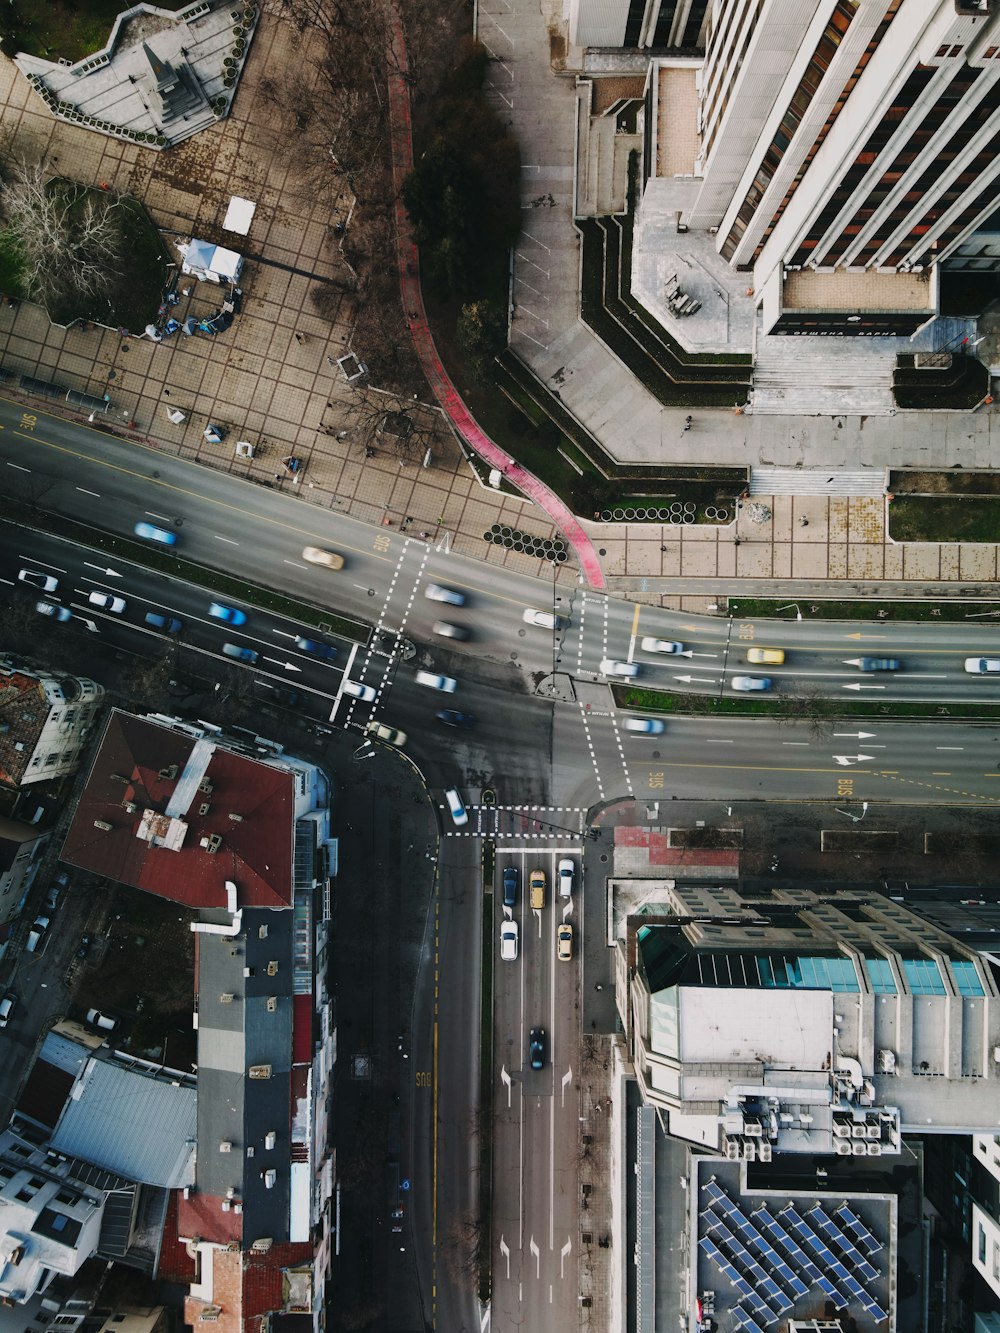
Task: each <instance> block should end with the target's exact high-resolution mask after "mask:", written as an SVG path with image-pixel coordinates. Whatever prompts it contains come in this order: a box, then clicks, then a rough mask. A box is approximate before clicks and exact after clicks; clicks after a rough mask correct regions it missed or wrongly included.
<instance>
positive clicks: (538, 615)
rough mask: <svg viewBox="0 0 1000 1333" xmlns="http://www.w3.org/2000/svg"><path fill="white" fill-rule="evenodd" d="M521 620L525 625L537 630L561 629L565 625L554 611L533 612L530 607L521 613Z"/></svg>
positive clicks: (563, 620) (561, 617) (562, 617)
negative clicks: (535, 627)
mask: <svg viewBox="0 0 1000 1333" xmlns="http://www.w3.org/2000/svg"><path fill="white" fill-rule="evenodd" d="M521 619H522V620H523V621H524V623H525V624H526V625H537V626H538V628H539V629H562V628H563V626H564V625H565V624H566V620H565V617H564V616H557V615H556V613H555V612H554V611H535V610H533V609H532V608H531V607H530V606H529V607H528V609H527V611H524V612H522V614H521Z"/></svg>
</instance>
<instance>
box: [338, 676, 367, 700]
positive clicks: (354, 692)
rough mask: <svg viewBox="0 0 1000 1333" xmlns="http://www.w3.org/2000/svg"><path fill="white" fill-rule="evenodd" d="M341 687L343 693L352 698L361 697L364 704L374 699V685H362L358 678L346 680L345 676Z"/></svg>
mask: <svg viewBox="0 0 1000 1333" xmlns="http://www.w3.org/2000/svg"><path fill="white" fill-rule="evenodd" d="M341 689H342V690H343V692H344V694H349V695H350V696H351V698H352V699H363V700H364V701H365V703H366V704H370V703H373V702H374V700H375V689H374V686H372V685H362V683H361V681H360V680H348V679H347V677H346V676H345V677H344V683H343V685H342V686H341Z"/></svg>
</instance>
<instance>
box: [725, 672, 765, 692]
mask: <svg viewBox="0 0 1000 1333" xmlns="http://www.w3.org/2000/svg"><path fill="white" fill-rule="evenodd" d="M729 683H730V684H731V685H732V687H733V689H734V690H739V692H740V693H741V694H753V693H754V691H755V690H769V689H770V688H771V677H770V676H734V677H733V678H732V680H731V681H730V682H729Z"/></svg>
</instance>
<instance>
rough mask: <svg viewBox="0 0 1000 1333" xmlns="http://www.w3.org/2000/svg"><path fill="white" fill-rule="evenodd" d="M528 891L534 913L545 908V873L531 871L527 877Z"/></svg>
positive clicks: (542, 871)
mask: <svg viewBox="0 0 1000 1333" xmlns="http://www.w3.org/2000/svg"><path fill="white" fill-rule="evenodd" d="M528 889H529V891H530V893H531V905H532V907H533V908H535V909H536V911H539V912H540V911H541V910H542V908H543V907H544V906H545V871H544V870H533V871H532V872H531V874H530V875H529V876H528Z"/></svg>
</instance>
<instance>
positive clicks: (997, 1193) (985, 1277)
mask: <svg viewBox="0 0 1000 1333" xmlns="http://www.w3.org/2000/svg"><path fill="white" fill-rule="evenodd" d="M972 1157H973V1164H974V1165H973V1170H974V1172H975V1173H976V1175H977V1177H978V1178H977V1179H975V1180H974V1182H973V1201H972V1219H971V1220H972V1228H971V1229H972V1266H973V1268H975V1270H976V1272H977V1274H978V1275H979V1277H980V1278H981V1279H982V1281H983V1282H984V1283H985V1285H986V1287H987V1288H988V1289H989V1292H990V1294H991V1296H992V1299H993V1300H994V1301H997V1302H1000V1135H996V1134H974V1135H973V1138H972ZM980 1304H981V1305H982V1306H985V1305H986V1302H985V1301H982V1302H980Z"/></svg>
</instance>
